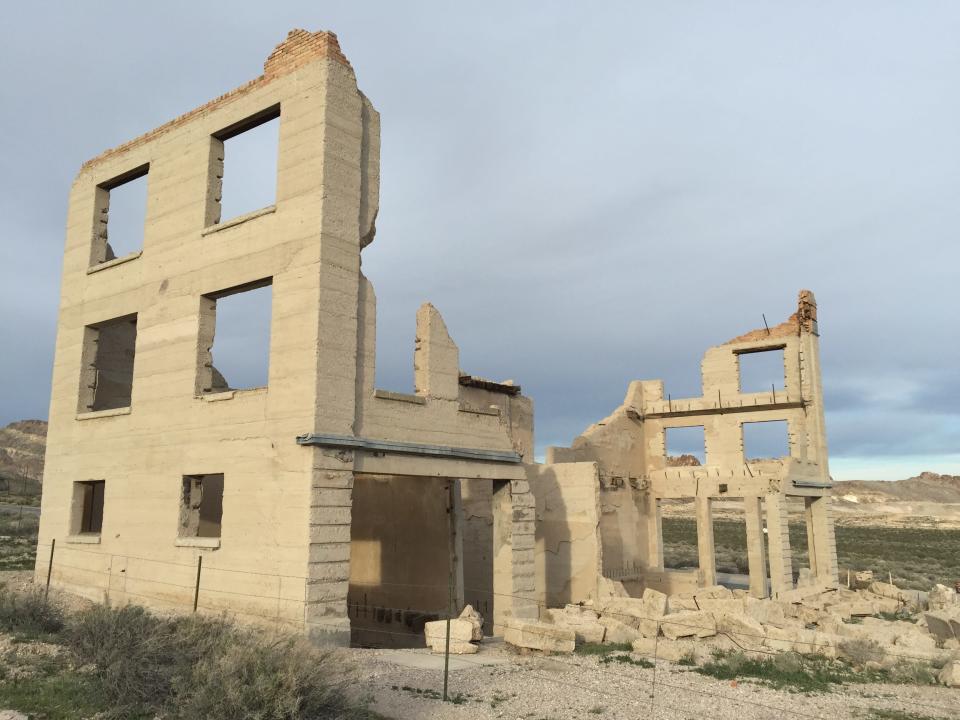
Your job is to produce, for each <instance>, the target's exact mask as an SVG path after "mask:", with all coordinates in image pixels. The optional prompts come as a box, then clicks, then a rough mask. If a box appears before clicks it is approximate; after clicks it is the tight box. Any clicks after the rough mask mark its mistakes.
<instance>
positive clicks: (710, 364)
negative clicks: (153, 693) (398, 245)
mask: <svg viewBox="0 0 960 720" xmlns="http://www.w3.org/2000/svg"><path fill="white" fill-rule="evenodd" d="M277 119H278V122H279V146H278V160H277V175H276V197H275V201H274V202H273V203H271V204H269V205H268V206H266V207H262V208H259V209H257V210H255V211H253V212H250V213H247V214H244V215H241V216H239V217H222V216H221V215H222V212H221V195H222V194H223V192H224V188H225V187H226V185H225V184H224V181H225V173H226V176H229V174H230V171H231V170H230V168H231V165H230V162H229V157H230V144H231V141H232V140H233V139H234V138H237V137H239V136H241V135H242V134H243V133H245V132H247V131H249V130H252V129H253V128H256V127H258V126H259V125H261V124H262V123H265V122H270V121H273V120H277ZM379 122H380V120H379V115H378V113H377V111H376V110H375V109H374V107H373V105H372V104H371V102H370V101H369V100H368V99H367V98H366V97H365V96H364V95H363V93H362V92H360V90H359V89H358V87H357V82H356V78H355V76H354V72H353V70H352V68H351V66H350V63H349V62H348V60H347V59H346V57H345V56H344V55H343V53H342V52H341V50H340V47H339V45H338V42H337V38H336V36H335V35H333V34H332V33H326V32H318V33H309V32H305V31H302V30H296V31H293V32H291V33H290V34H289V36H288V37H287V38H286V40H285V41H284V42H283V43H281V44H280V45H279V46H278V47H277V48H276V49H275V50H274V51H273V53H271V54H270V56H269V57H268V58H267V60H266V63H265V64H264V73H263V75H261V76H260V77H258V78H256V79H254V80H252V81H250V82H249V83H247V84H245V85H243V86H241V87H239V88H237V89H235V90H233V91H231V92H229V93H227V94H226V95H223V96H221V97H219V98H216V99H215V100H212V101H211V102H209V103H207V104H206V105H203V106H201V107H199V108H197V109H195V110H192V111H190V112H188V113H186V114H184V115H181V116H180V117H178V118H176V119H174V120H172V121H171V122H168V123H166V124H165V125H162V126H160V127H158V128H156V129H155V130H152V131H150V132H148V133H146V134H144V135H142V136H140V137H138V138H136V139H134V140H132V141H130V142H128V143H126V144H124V145H121V146H119V147H117V148H114V149H112V150H108V151H106V152H104V153H103V154H101V155H100V156H98V157H96V158H94V159H92V160H90V161H89V162H87V163H86V164H84V166H83V167H82V169H81V170H80V173H79V174H78V176H77V178H76V180H75V181H74V183H73V186H72V188H71V193H70V207H69V215H68V223H67V237H66V249H65V255H64V265H63V281H62V289H61V303H60V317H59V326H58V334H57V346H56V357H55V363H54V375H53V392H52V398H51V405H50V426H49V436H48V445H47V455H46V473H45V476H46V477H45V482H44V493H43V506H42V514H41V525H40V537H39V547H38V553H37V576H38V578H41V579H45V578H46V575H47V573H48V572H49V573H50V576H51V580H52V584H53V585H54V586H56V587H60V588H63V589H66V590H69V591H72V592H76V593H80V594H82V595H85V596H87V597H89V598H92V599H95V600H99V601H107V602H111V603H124V602H136V603H141V604H145V605H148V606H150V607H156V608H161V609H176V610H181V611H189V609H190V608H191V607H197V608H198V609H199V610H201V611H206V612H218V611H222V610H226V611H229V612H230V613H233V614H236V616H237V617H239V618H242V619H248V620H250V621H252V622H259V621H265V622H270V623H279V624H282V625H285V626H289V627H294V628H298V629H302V630H304V631H306V632H308V633H309V634H311V635H312V636H315V637H317V638H319V639H328V640H333V641H336V642H347V641H348V639H350V635H351V633H352V640H353V641H354V642H358V643H371V644H384V645H388V644H403V643H405V642H409V641H410V640H411V638H413V637H418V636H419V633H420V631H421V630H422V627H423V622H424V621H425V620H427V619H430V617H431V616H439V615H442V614H444V613H445V612H446V611H447V608H448V607H449V605H450V604H451V596H452V600H453V604H456V605H457V606H458V607H459V606H462V604H463V603H464V602H472V603H474V604H475V605H477V606H478V607H479V609H480V610H481V612H483V614H484V616H485V618H486V627H485V629H486V631H487V632H488V633H490V632H496V631H498V630H499V629H500V628H502V627H503V624H504V622H506V621H507V620H508V619H509V618H521V619H522V618H528V619H535V618H536V617H537V616H538V611H539V608H540V607H542V606H543V604H544V603H551V604H552V603H558V602H560V603H562V602H567V601H579V600H586V599H590V598H593V597H596V594H597V588H598V583H599V579H600V577H601V574H602V573H603V572H604V571H605V569H606V570H608V571H609V569H610V568H624V567H629V568H631V572H634V575H633V576H631V577H630V578H626V579H627V580H628V581H629V582H633V583H635V584H639V585H638V587H641V586H643V585H651V586H658V587H666V586H670V587H674V586H676V587H680V586H683V584H684V583H686V584H690V583H701V584H702V583H707V584H709V583H712V582H714V581H715V574H714V573H713V570H712V569H711V552H712V548H711V537H712V536H711V532H710V507H711V505H710V504H711V499H712V498H717V497H721V498H722V497H742V498H745V502H746V517H747V521H748V527H749V528H750V530H749V532H750V533H751V535H750V537H751V547H752V548H754V550H752V551H751V553H752V554H751V556H750V562H751V575H752V576H753V579H752V580H751V587H752V588H753V589H754V591H755V594H758V595H762V594H764V593H766V592H767V591H768V590H767V588H766V584H765V582H764V581H763V578H765V576H766V571H765V569H764V568H765V561H764V558H763V552H764V550H763V548H764V544H763V542H762V539H761V536H760V534H759V533H760V532H761V530H760V527H761V523H762V519H761V518H762V516H763V514H764V512H765V515H766V523H767V526H768V529H769V532H770V539H771V542H770V553H769V565H770V568H771V570H772V590H773V591H774V592H777V591H778V590H779V589H782V588H785V587H787V586H788V585H790V584H791V582H792V577H791V575H790V572H791V570H790V551H789V542H788V538H787V535H786V523H785V517H786V516H785V504H784V503H785V499H786V498H787V497H789V496H799V497H803V498H804V499H805V501H806V503H807V508H808V516H809V521H810V522H809V527H810V539H811V540H810V546H811V548H816V551H815V552H812V553H811V558H812V564H813V566H814V568H813V569H814V571H815V572H816V573H817V574H818V575H819V576H821V577H824V578H828V577H833V576H835V574H836V560H835V554H834V550H833V534H832V525H831V521H830V514H829V509H828V506H827V503H828V502H829V490H828V486H829V483H828V476H827V464H826V444H825V441H824V429H823V414H822V404H821V400H820V380H819V368H818V364H817V357H818V356H817V333H816V305H815V303H814V301H813V297H812V295H809V294H805V295H803V296H802V297H801V307H800V310H799V312H798V314H797V315H796V316H795V317H794V318H793V319H791V320H790V321H789V322H788V323H785V324H784V325H782V326H780V327H777V328H774V329H773V330H771V331H769V332H766V333H760V334H752V335H750V336H747V337H744V338H738V339H737V341H735V342H732V343H730V344H728V345H725V346H721V347H718V348H713V349H712V350H710V351H709V352H708V353H707V356H706V358H705V360H704V365H703V370H704V373H703V376H704V390H703V396H702V397H699V398H692V399H685V400H673V399H671V398H667V399H666V400H665V399H664V398H663V389H662V384H661V383H657V382H638V383H634V384H633V385H631V387H630V389H629V392H628V395H627V398H626V401H625V403H624V405H623V406H622V407H621V408H619V409H618V410H617V411H615V412H614V414H613V415H611V416H610V418H608V419H607V420H606V421H605V422H603V423H600V424H598V425H596V426H594V427H592V428H590V429H589V430H588V431H587V432H586V433H585V434H584V435H583V436H581V437H580V438H578V439H577V440H576V441H575V442H574V444H573V446H572V447H571V448H551V449H550V450H549V452H548V455H547V458H546V459H547V462H546V463H542V464H540V463H535V462H534V459H533V407H532V403H531V401H530V400H529V399H528V398H526V397H524V396H523V395H522V393H521V390H520V388H519V387H518V386H516V385H514V384H512V383H496V382H491V381H487V380H483V379H481V378H477V377H474V376H471V375H468V374H466V373H464V372H462V371H461V369H460V359H459V354H458V350H457V346H456V345H455V344H454V342H453V340H452V339H451V337H450V335H449V334H448V331H447V328H446V326H445V325H444V322H443V319H442V318H441V316H440V314H439V313H438V312H437V310H436V309H434V308H433V307H432V306H431V305H429V304H426V305H424V306H422V307H421V308H420V310H419V312H418V314H417V327H416V342H415V348H414V352H413V364H414V380H415V392H414V393H413V394H403V393H396V392H389V391H385V390H380V389H377V388H375V387H374V377H375V372H374V362H375V355H376V352H375V346H376V345H375V343H376V340H375V331H376V298H375V295H374V292H373V288H372V286H371V284H370V282H369V281H368V280H367V279H366V278H365V277H364V275H363V273H362V271H361V254H362V251H363V249H364V248H365V247H366V246H368V245H369V244H370V243H371V242H373V241H374V235H375V219H376V216H377V208H378V194H379ZM225 157H226V158H228V159H227V161H226V163H225ZM144 177H145V179H146V183H147V206H146V217H145V220H144V228H145V231H144V237H143V245H142V248H141V249H139V250H136V251H134V252H130V253H121V254H119V256H118V254H117V252H115V250H114V247H115V245H112V244H111V240H115V239H116V238H115V235H111V220H110V218H111V212H110V209H111V194H112V193H114V192H115V191H117V190H118V189H120V188H122V187H123V186H124V185H125V184H126V183H128V182H130V181H132V180H134V179H142V178H144ZM226 179H229V177H227V178H226ZM265 288H269V292H270V298H271V300H270V311H269V318H270V335H269V371H268V376H267V378H266V383H265V384H264V385H263V386H257V387H236V386H234V385H231V378H230V376H229V373H222V372H221V371H220V370H219V369H218V368H217V362H218V357H219V356H220V355H219V354H218V353H219V352H220V349H219V347H218V340H221V341H222V337H221V335H218V309H219V308H220V307H221V306H222V305H223V304H225V303H229V302H231V301H232V300H233V299H235V298H237V297H238V296H241V295H242V294H244V293H247V292H254V291H258V290H263V289H265ZM777 350H779V351H782V352H783V355H784V358H785V363H786V365H785V372H786V380H787V382H786V389H785V391H783V392H782V393H780V394H776V396H771V395H770V394H769V393H752V394H744V393H741V392H740V391H739V387H738V382H737V364H738V358H740V357H742V355H743V354H744V353H750V352H760V351H777ZM775 419H785V420H786V421H787V422H788V423H789V430H790V451H789V457H787V458H780V459H776V460H768V461H763V462H747V461H745V460H744V458H743V455H742V448H741V439H740V438H741V425H742V423H749V422H755V421H766V420H775ZM678 425H703V426H704V427H705V428H706V431H705V432H706V446H707V447H706V464H705V465H703V466H700V467H670V466H669V464H668V462H667V459H666V457H665V451H664V431H665V428H669V427H674V426H678ZM676 497H691V498H696V503H697V518H698V529H699V531H700V549H701V563H700V570H699V573H695V574H694V575H693V576H690V574H689V573H682V572H670V571H666V570H664V569H663V567H662V566H663V563H662V558H661V557H660V547H661V540H660V535H659V519H658V518H659V503H660V502H661V501H662V500H664V499H667V498H676ZM754 568H756V572H754ZM621 575H622V573H621Z"/></svg>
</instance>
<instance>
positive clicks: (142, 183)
mask: <svg viewBox="0 0 960 720" xmlns="http://www.w3.org/2000/svg"><path fill="white" fill-rule="evenodd" d="M149 170H150V166H149V165H141V166H140V167H137V168H134V169H133V170H130V171H129V172H126V173H124V174H122V175H118V176H117V177H115V178H113V179H112V180H109V181H107V182H105V183H101V184H99V185H97V188H96V191H95V196H94V221H93V243H92V247H91V250H90V265H91V266H93V265H99V264H100V263H104V262H107V261H109V260H114V259H116V258H120V257H124V256H126V255H130V254H132V253H135V252H137V251H138V250H140V249H142V248H143V230H144V227H145V225H146V216H147V173H148V172H149Z"/></svg>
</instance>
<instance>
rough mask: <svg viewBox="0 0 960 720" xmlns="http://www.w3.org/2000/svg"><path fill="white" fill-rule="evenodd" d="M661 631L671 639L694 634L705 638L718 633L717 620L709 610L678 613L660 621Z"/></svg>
mask: <svg viewBox="0 0 960 720" xmlns="http://www.w3.org/2000/svg"><path fill="white" fill-rule="evenodd" d="M660 631H661V632H662V633H663V635H664V637H667V638H669V639H671V640H676V639H677V638H682V637H693V636H695V637H701V638H704V637H710V636H712V635H716V634H717V622H716V620H715V619H714V617H713V614H712V613H709V612H702V611H701V612H683V613H676V614H672V615H667V616H666V617H664V618H663V620H661V621H660Z"/></svg>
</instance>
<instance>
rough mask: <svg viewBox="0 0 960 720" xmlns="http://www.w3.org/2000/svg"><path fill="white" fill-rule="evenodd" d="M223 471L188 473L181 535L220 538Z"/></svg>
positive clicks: (181, 505)
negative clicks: (210, 473)
mask: <svg viewBox="0 0 960 720" xmlns="http://www.w3.org/2000/svg"><path fill="white" fill-rule="evenodd" d="M222 519H223V473H217V474H212V475H185V476H184V477H183V493H182V495H181V500H180V528H179V533H178V535H179V537H182V538H189V537H203V538H218V537H220V530H221V521H222Z"/></svg>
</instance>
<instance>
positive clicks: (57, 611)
mask: <svg viewBox="0 0 960 720" xmlns="http://www.w3.org/2000/svg"><path fill="white" fill-rule="evenodd" d="M0 628H2V629H4V630H6V631H8V632H20V633H29V634H41V633H46V634H52V633H58V632H60V630H62V629H63V608H62V607H61V606H60V604H59V603H57V602H56V601H54V600H50V601H47V600H45V599H44V597H43V590H41V589H40V588H30V589H28V590H23V591H17V590H13V589H12V588H9V587H7V586H6V585H2V584H0Z"/></svg>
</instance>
